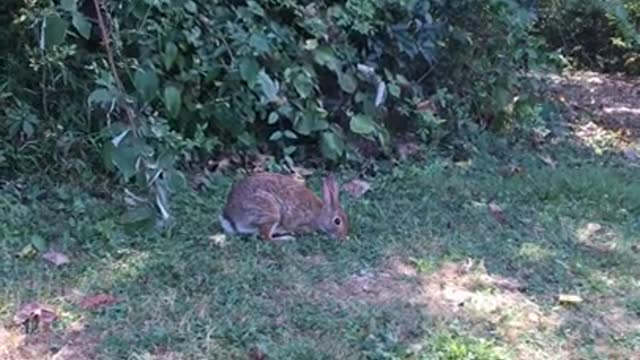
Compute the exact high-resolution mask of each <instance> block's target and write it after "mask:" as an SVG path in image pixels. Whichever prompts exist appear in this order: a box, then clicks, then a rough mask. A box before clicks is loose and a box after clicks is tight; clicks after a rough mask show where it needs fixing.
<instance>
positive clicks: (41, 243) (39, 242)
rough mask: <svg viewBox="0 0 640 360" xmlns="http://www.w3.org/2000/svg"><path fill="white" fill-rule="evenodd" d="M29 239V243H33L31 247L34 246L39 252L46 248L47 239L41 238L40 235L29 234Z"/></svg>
mask: <svg viewBox="0 0 640 360" xmlns="http://www.w3.org/2000/svg"><path fill="white" fill-rule="evenodd" d="M30 240H31V241H30V243H31V245H33V247H34V248H36V250H38V251H39V252H44V251H45V250H47V241H46V240H45V239H44V238H42V236H40V235H31V239H30Z"/></svg>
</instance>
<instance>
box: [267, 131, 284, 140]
mask: <svg viewBox="0 0 640 360" xmlns="http://www.w3.org/2000/svg"><path fill="white" fill-rule="evenodd" d="M280 139H282V131H275V132H274V133H273V134H271V136H269V140H271V141H278V140H280Z"/></svg>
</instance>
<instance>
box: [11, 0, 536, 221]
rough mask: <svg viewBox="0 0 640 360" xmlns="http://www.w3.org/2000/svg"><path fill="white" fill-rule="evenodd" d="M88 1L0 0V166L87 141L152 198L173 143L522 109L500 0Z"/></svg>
mask: <svg viewBox="0 0 640 360" xmlns="http://www.w3.org/2000/svg"><path fill="white" fill-rule="evenodd" d="M96 2H98V3H101V2H102V1H95V0H85V1H76V0H60V1H55V2H54V1H39V2H35V3H32V2H27V3H22V2H17V1H10V2H9V5H7V4H4V5H3V6H8V7H10V8H12V12H11V13H13V14H14V16H13V22H12V25H11V26H10V27H9V28H3V29H2V31H3V32H5V33H7V36H8V37H14V36H15V37H14V38H16V39H19V40H18V41H17V42H5V43H2V46H3V48H2V49H1V50H3V52H4V51H5V50H6V51H9V52H10V53H11V56H10V57H9V59H8V60H5V62H4V63H3V64H2V68H3V70H8V71H7V72H3V73H5V74H8V75H6V76H7V77H6V78H2V84H4V86H3V89H4V90H3V91H4V92H3V94H4V95H3V97H2V101H3V102H4V103H5V104H6V106H5V108H6V110H5V111H4V114H3V127H2V128H1V129H0V136H1V137H2V141H3V143H4V144H6V145H7V146H6V147H5V149H9V150H5V151H4V153H3V154H1V155H4V160H3V161H4V164H5V167H6V168H9V169H14V170H15V169H17V170H19V171H24V172H27V171H33V170H36V169H37V170H38V171H39V170H41V169H42V166H41V164H43V163H46V164H51V165H53V166H56V167H62V168H63V169H69V168H71V169H76V170H78V169H87V168H95V164H97V161H98V159H100V158H102V160H103V163H104V165H105V167H104V169H106V170H109V171H110V170H118V173H119V174H120V175H121V178H122V179H123V180H125V182H128V181H129V180H130V179H137V180H138V183H139V185H140V186H139V189H147V190H149V189H151V190H150V191H151V194H153V197H152V198H154V199H155V201H153V203H154V206H156V207H159V208H160V209H161V212H163V213H165V210H166V209H165V205H163V204H164V203H165V200H164V199H166V197H167V195H168V194H169V193H170V192H171V191H170V189H169V188H170V186H169V185H168V184H182V183H183V180H181V179H182V176H181V175H180V173H179V172H177V171H176V170H175V169H174V165H175V163H176V160H188V161H194V160H198V159H200V156H201V155H206V154H209V153H211V152H219V151H222V150H224V149H232V150H236V151H244V150H255V149H258V148H259V149H261V150H262V151H269V152H272V153H275V154H277V155H278V157H279V158H280V159H282V160H283V161H285V162H287V163H292V162H293V161H294V160H298V159H304V158H308V157H312V156H314V155H315V154H322V156H323V157H324V158H325V159H326V160H327V161H329V162H334V163H335V162H340V161H342V160H343V159H344V158H345V155H347V154H352V155H354V154H355V155H357V152H355V151H354V150H355V148H354V144H356V142H355V140H358V139H366V140H368V141H370V142H376V143H377V144H378V145H379V146H380V148H381V149H382V150H383V153H385V152H386V153H387V154H389V150H390V142H391V140H392V139H393V136H394V134H396V133H398V132H407V131H410V132H415V133H417V134H419V135H420V136H421V138H422V139H423V140H424V141H430V140H434V139H436V140H437V139H440V138H443V137H445V136H447V135H449V134H453V135H460V134H463V132H462V131H463V130H465V129H469V126H467V125H472V124H474V123H476V122H478V121H479V122H480V123H483V124H488V125H492V126H494V127H495V128H498V129H503V128H507V127H509V126H510V125H512V124H513V122H514V121H518V120H519V119H520V118H521V117H522V114H528V113H531V111H529V110H530V107H531V106H532V104H531V98H530V97H528V96H527V93H528V90H527V81H526V78H525V77H523V76H522V75H523V74H524V70H526V67H525V65H526V63H527V61H528V62H529V65H535V64H536V63H537V60H538V59H539V56H538V52H537V50H536V46H537V44H536V43H535V42H534V41H532V40H533V39H532V38H531V37H530V35H529V33H528V30H529V28H530V26H531V24H532V20H533V18H532V16H531V11H530V10H528V9H527V8H525V7H523V6H521V5H520V4H519V3H518V2H516V1H512V0H461V1H456V2H449V1H440V0H431V1H426V0H424V1H418V0H384V1H379V0H341V1H335V0H333V1H332V0H321V1H302V0H268V1H262V2H258V1H252V0H247V1H240V0H238V1H222V0H212V1H207V2H199V1H192V0H161V1H153V2H151V1H143V0H134V1H128V2H108V3H107V5H108V6H106V8H105V9H104V11H101V12H97V11H96V9H95V6H94V4H95V3H96ZM100 22H102V23H103V26H99V23H100ZM104 36H106V38H107V39H109V40H110V41H109V45H110V46H109V49H110V50H109V51H107V52H106V54H105V51H104V48H103V46H101V41H102V38H103V37H104ZM3 76H5V75H3ZM522 109H524V110H525V111H522ZM26 159H29V161H27V160H26ZM25 164H33V166H27V165H25ZM135 198H137V197H135ZM132 201H133V200H132Z"/></svg>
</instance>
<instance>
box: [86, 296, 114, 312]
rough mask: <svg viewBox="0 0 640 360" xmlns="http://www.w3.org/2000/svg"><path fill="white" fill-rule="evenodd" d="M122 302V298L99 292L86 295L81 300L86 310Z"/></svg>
mask: <svg viewBox="0 0 640 360" xmlns="http://www.w3.org/2000/svg"><path fill="white" fill-rule="evenodd" d="M118 302H120V299H118V298H116V297H115V296H113V295H109V294H97V295H89V296H85V297H84V298H82V300H80V307H82V308H83V309H85V310H97V309H99V308H103V307H107V306H111V305H113V304H116V303H118Z"/></svg>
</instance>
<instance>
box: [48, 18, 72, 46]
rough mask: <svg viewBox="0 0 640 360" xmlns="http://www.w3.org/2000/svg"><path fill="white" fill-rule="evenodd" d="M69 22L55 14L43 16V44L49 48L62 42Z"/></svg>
mask: <svg viewBox="0 0 640 360" xmlns="http://www.w3.org/2000/svg"><path fill="white" fill-rule="evenodd" d="M68 28H69V23H68V22H67V21H65V20H63V19H62V18H61V17H59V16H57V15H52V16H48V17H46V18H45V30H44V46H45V48H47V49H51V48H52V47H54V46H56V45H60V44H62V42H63V41H64V37H65V35H66V34H67V29H68Z"/></svg>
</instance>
